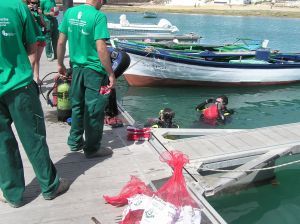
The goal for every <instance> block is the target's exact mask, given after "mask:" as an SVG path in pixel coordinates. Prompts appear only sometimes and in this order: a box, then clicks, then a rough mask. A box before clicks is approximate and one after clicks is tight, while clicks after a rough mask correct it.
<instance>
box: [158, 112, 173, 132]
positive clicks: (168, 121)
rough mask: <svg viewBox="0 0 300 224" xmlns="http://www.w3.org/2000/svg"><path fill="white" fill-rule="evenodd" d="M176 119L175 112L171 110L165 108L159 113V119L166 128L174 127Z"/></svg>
mask: <svg viewBox="0 0 300 224" xmlns="http://www.w3.org/2000/svg"><path fill="white" fill-rule="evenodd" d="M174 117H175V112H174V111H173V110H172V109H170V108H165V109H163V110H161V111H160V112H159V119H160V120H161V121H163V123H164V128H171V127H172V125H173V118H174Z"/></svg>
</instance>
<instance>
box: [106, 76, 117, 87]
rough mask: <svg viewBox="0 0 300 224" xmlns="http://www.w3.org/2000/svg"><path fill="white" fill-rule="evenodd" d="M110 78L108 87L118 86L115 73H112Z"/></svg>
mask: <svg viewBox="0 0 300 224" xmlns="http://www.w3.org/2000/svg"><path fill="white" fill-rule="evenodd" d="M108 79H109V85H108V88H110V89H114V88H115V86H116V82H117V80H116V76H115V74H110V75H109V77H108Z"/></svg>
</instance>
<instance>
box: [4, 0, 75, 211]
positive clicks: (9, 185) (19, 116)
mask: <svg viewBox="0 0 300 224" xmlns="http://www.w3.org/2000/svg"><path fill="white" fill-rule="evenodd" d="M36 29H37V26H36V22H35V21H34V19H33V16H32V15H31V13H30V11H29V9H28V7H27V6H26V4H24V3H23V2H22V1H21V0H1V1H0V46H1V47H0V139H1V140H0V189H1V190H0V201H2V202H7V203H8V204H9V205H10V206H12V207H20V206H22V205H23V204H24V202H23V193H24V191H25V182H24V170H23V165H22V159H21V156H20V151H19V147H18V142H17V140H16V137H15V135H14V131H13V130H12V127H11V126H12V123H14V126H15V128H16V132H17V133H18V136H19V138H20V140H21V142H22V145H23V148H24V150H25V152H26V154H27V156H28V158H29V161H30V162H31V164H32V167H33V169H34V172H35V174H36V177H37V180H38V182H39V184H40V187H41V190H42V194H43V197H44V198H45V199H46V200H51V199H53V198H55V197H56V196H58V195H59V194H62V193H64V192H65V191H67V190H68V188H69V182H68V181H67V180H65V179H62V178H59V177H58V175H57V172H56V169H55V166H54V164H53V163H52V161H51V159H50V156H49V149H48V145H47V142H46V131H45V123H44V115H43V110H42V107H41V102H40V100H39V94H38V88H37V85H36V83H35V82H34V81H33V74H32V69H31V64H30V62H29V59H28V56H30V57H31V58H32V59H33V60H32V63H33V64H34V63H35V53H36V41H37V40H36Z"/></svg>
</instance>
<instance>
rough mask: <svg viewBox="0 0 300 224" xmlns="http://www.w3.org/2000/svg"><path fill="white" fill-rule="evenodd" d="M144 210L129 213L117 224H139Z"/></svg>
mask: <svg viewBox="0 0 300 224" xmlns="http://www.w3.org/2000/svg"><path fill="white" fill-rule="evenodd" d="M143 213H144V210H136V211H130V212H129V213H128V214H127V215H126V217H125V218H124V220H123V221H121V222H119V224H140V221H141V219H142V216H143Z"/></svg>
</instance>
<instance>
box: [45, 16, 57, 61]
mask: <svg viewBox="0 0 300 224" xmlns="http://www.w3.org/2000/svg"><path fill="white" fill-rule="evenodd" d="M47 23H48V26H47V27H48V28H47V30H48V32H47V33H46V34H45V38H46V48H45V51H46V56H47V58H52V57H53V58H54V59H57V49H56V48H57V41H58V36H59V31H58V22H57V19H56V18H52V19H50V20H49V21H47Z"/></svg>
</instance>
